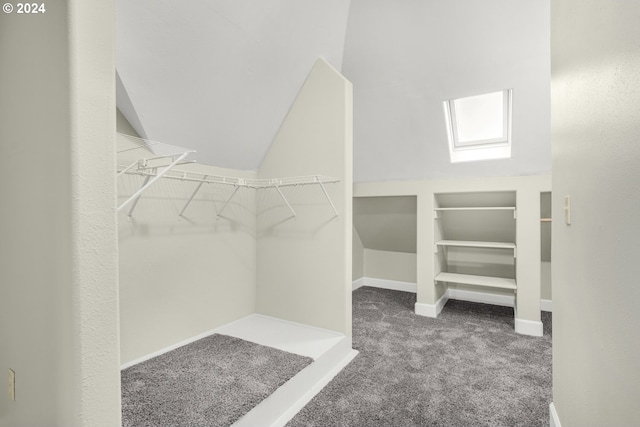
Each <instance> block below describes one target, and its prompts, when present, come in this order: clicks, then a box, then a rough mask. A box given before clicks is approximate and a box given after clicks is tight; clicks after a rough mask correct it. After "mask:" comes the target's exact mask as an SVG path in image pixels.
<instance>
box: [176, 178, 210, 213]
mask: <svg viewBox="0 0 640 427" xmlns="http://www.w3.org/2000/svg"><path fill="white" fill-rule="evenodd" d="M208 177H209V175H205V176H204V178H202V179H203V181H201V182H200V183H199V184H198V186H197V187H196V189H195V190H194V192H193V194H192V195H191V197H189V200H187V203H186V204H185V205H184V207H183V208H182V210H181V211H180V213H179V214H178V215H180V216H182V214H183V213H184V211H186V210H187V208H188V207H189V205H190V204H191V201H192V200H193V198H194V197H196V194H198V191H200V188H202V185H203V184H204V183H205V181H204V180H206V179H207V178H208Z"/></svg>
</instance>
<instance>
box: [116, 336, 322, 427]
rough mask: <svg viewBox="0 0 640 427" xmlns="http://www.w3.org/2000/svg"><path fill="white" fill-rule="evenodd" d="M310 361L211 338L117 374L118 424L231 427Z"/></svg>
mask: <svg viewBox="0 0 640 427" xmlns="http://www.w3.org/2000/svg"><path fill="white" fill-rule="evenodd" d="M311 362H312V359H311V358H308V357H303V356H299V355H296V354H291V353H287V352H284V351H280V350H276V349H274V348H271V347H265V346H261V345H258V344H254V343H251V342H248V341H244V340H241V339H238V338H234V337H230V336H226V335H218V334H215V335H212V336H210V337H207V338H204V339H201V340H199V341H196V342H194V343H192V344H189V345H186V346H184V347H181V348H178V349H176V350H173V351H171V352H169V353H166V354H163V355H161V356H158V357H156V358H154V359H151V360H148V361H146V362H143V363H141V364H138V365H135V366H132V367H131V368H128V369H125V370H124V371H122V419H123V426H125V427H164V426H166V427H182V426H185V427H186V426H189V427H200V426H202V427H204V426H207V427H211V426H228V425H231V424H232V423H233V422H235V421H237V420H238V419H239V418H241V417H242V416H243V415H244V414H246V413H247V412H249V411H250V410H251V409H252V408H253V407H254V406H256V405H257V404H258V403H260V402H261V401H262V400H263V399H264V398H265V397H267V396H269V395H270V394H271V393H273V392H274V391H275V390H276V389H277V388H278V387H279V386H281V385H282V384H284V383H285V382H286V381H287V380H289V379H290V378H291V377H293V376H294V375H295V374H296V373H298V372H299V371H300V370H302V369H303V368H304V367H305V366H307V365H308V364H310V363H311Z"/></svg>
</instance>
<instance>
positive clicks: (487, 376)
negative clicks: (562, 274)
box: [287, 287, 551, 427]
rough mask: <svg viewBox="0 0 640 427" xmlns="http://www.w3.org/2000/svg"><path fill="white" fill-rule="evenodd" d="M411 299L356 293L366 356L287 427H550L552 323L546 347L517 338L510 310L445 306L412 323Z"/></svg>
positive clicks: (357, 332) (358, 336) (546, 318)
mask: <svg viewBox="0 0 640 427" xmlns="http://www.w3.org/2000/svg"><path fill="white" fill-rule="evenodd" d="M414 303H415V294H412V293H407V292H398V291H390V290H384V289H376V288H368V287H365V288H360V289H358V290H357V291H355V292H354V293H353V343H354V348H355V349H357V350H359V351H360V354H359V355H358V356H357V357H356V358H355V359H354V360H353V361H352V362H351V363H350V364H349V365H348V366H347V367H346V368H345V369H344V370H343V371H342V372H341V373H340V374H338V376H336V378H335V379H334V380H333V381H331V382H330V383H329V384H328V385H327V386H326V387H325V388H324V389H323V390H322V391H321V392H320V393H319V394H318V395H317V396H316V397H315V398H314V399H313V400H312V401H311V402H309V404H307V406H305V408H303V410H302V411H301V412H300V413H298V415H296V416H295V417H294V418H293V419H292V420H291V421H290V422H289V423H288V424H287V426H289V427H296V426H305V427H307V426H350V427H358V426H367V427H376V426H387V427H391V426H397V427H407V426H492V427H496V426H527V427H533V426H548V425H549V413H548V408H549V403H550V402H551V328H550V326H551V315H550V314H549V313H543V323H544V325H545V328H544V329H545V330H544V337H541V338H536V337H528V336H524V335H519V334H516V333H515V332H514V330H513V325H514V319H513V309H511V308H507V307H498V306H492V305H485V304H476V303H468V302H461V301H453V300H452V301H449V302H448V303H447V305H446V306H445V308H444V310H443V311H442V313H441V314H440V316H439V317H438V318H437V319H431V318H426V317H421V316H416V315H415V314H414V312H413V307H414Z"/></svg>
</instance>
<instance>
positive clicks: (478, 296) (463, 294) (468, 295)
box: [447, 288, 516, 307]
mask: <svg viewBox="0 0 640 427" xmlns="http://www.w3.org/2000/svg"><path fill="white" fill-rule="evenodd" d="M447 295H448V297H449V299H457V300H460V301H469V302H480V303H483V304H492V305H501V306H504V307H513V306H514V305H515V301H516V299H515V297H514V296H513V295H497V294H490V293H486V292H475V291H467V290H462V289H451V288H449V289H447Z"/></svg>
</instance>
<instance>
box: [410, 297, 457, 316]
mask: <svg viewBox="0 0 640 427" xmlns="http://www.w3.org/2000/svg"><path fill="white" fill-rule="evenodd" d="M447 301H449V296H448V293H447V292H445V293H444V294H443V295H442V296H441V297H440V299H438V301H436V303H435V304H424V303H420V302H417V303H416V304H415V306H414V307H415V313H416V314H417V315H418V316H426V317H434V318H435V317H438V314H440V312H441V311H442V309H443V308H444V305H445V304H446V303H447Z"/></svg>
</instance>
